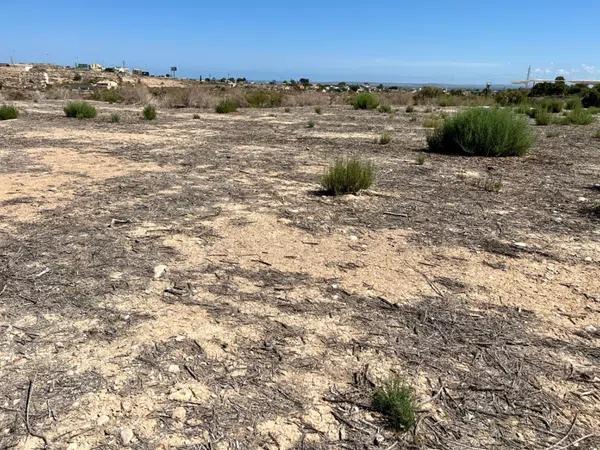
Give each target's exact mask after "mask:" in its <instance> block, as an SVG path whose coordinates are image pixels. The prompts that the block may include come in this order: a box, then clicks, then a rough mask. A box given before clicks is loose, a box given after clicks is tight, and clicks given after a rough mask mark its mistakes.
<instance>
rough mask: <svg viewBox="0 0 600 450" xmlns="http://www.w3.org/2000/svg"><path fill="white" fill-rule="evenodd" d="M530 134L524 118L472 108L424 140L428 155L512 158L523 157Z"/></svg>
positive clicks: (444, 124)
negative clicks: (447, 154) (438, 153)
mask: <svg viewBox="0 0 600 450" xmlns="http://www.w3.org/2000/svg"><path fill="white" fill-rule="evenodd" d="M533 141H534V138H533V133H532V131H531V129H530V127H529V125H528V124H527V121H526V119H525V118H522V117H519V116H517V115H515V114H514V113H513V112H512V111H510V110H508V109H499V108H472V109H469V110H467V111H464V112H462V113H459V114H457V115H456V116H454V117H451V118H449V119H446V120H445V121H444V123H443V124H442V125H441V126H440V127H438V128H436V130H435V131H434V132H433V134H431V135H430V136H429V137H428V138H427V144H428V146H429V150H430V151H432V152H441V153H452V154H463V155H471V156H472V155H478V156H515V155H524V154H525V153H527V151H528V150H529V148H530V147H531V145H532V144H533Z"/></svg>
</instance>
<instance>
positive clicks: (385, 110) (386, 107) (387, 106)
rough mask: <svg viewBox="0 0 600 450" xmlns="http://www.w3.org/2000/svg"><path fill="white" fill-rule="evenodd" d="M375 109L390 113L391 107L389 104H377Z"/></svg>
mask: <svg viewBox="0 0 600 450" xmlns="http://www.w3.org/2000/svg"><path fill="white" fill-rule="evenodd" d="M377 111H379V112H380V113H386V114H390V113H391V112H392V107H391V106H390V105H384V104H381V105H379V108H377Z"/></svg>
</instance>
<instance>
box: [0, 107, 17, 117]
mask: <svg viewBox="0 0 600 450" xmlns="http://www.w3.org/2000/svg"><path fill="white" fill-rule="evenodd" d="M17 117H19V110H18V109H17V108H15V107H14V106H12V105H2V106H0V120H11V119H16V118H17Z"/></svg>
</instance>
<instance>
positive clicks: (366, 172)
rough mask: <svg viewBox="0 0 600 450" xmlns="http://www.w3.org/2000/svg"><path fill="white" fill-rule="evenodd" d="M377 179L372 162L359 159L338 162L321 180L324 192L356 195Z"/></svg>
mask: <svg viewBox="0 0 600 450" xmlns="http://www.w3.org/2000/svg"><path fill="white" fill-rule="evenodd" d="M374 179H375V168H374V166H373V164H372V163H371V162H363V161H361V160H359V159H348V160H343V159H340V160H337V161H336V162H335V164H334V165H333V166H331V167H329V169H328V170H327V172H326V173H325V175H323V177H322V178H321V186H322V187H323V190H324V191H325V192H326V193H328V194H332V195H343V194H356V193H358V192H359V191H361V190H362V189H368V188H369V187H370V186H371V185H372V184H373V181H374Z"/></svg>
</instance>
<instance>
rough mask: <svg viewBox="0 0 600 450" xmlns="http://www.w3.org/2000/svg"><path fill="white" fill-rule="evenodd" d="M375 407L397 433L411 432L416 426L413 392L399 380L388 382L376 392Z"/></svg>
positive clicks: (374, 395) (393, 379)
mask: <svg viewBox="0 0 600 450" xmlns="http://www.w3.org/2000/svg"><path fill="white" fill-rule="evenodd" d="M373 405H374V406H375V409H376V410H377V411H379V412H380V413H382V414H384V415H385V416H386V417H387V419H388V421H389V423H390V425H391V426H392V428H394V429H395V430H397V431H404V432H406V431H409V430H410V429H412V428H413V427H414V426H415V424H416V411H415V404H414V396H413V391H412V389H411V388H410V387H409V386H406V385H405V384H404V383H402V381H401V380H400V379H398V378H392V379H390V380H388V381H387V382H386V383H385V384H384V385H383V386H382V387H380V388H379V389H377V390H376V391H375V393H374V394H373Z"/></svg>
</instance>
